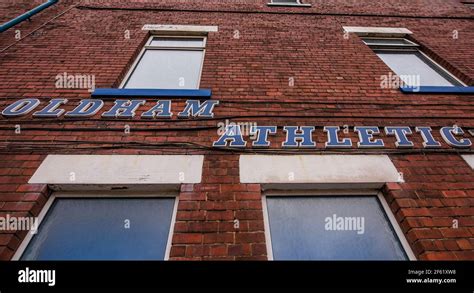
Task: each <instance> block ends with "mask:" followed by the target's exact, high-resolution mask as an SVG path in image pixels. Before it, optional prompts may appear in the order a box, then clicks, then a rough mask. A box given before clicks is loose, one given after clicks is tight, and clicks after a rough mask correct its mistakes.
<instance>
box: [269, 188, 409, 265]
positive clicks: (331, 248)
mask: <svg viewBox="0 0 474 293" xmlns="http://www.w3.org/2000/svg"><path fill="white" fill-rule="evenodd" d="M380 200H383V199H380V198H379V197H377V196H330V197H329V196H266V197H265V198H264V201H265V203H266V210H267V211H266V213H267V215H266V228H267V231H268V234H269V237H268V236H267V243H268V245H269V246H270V247H269V249H268V250H269V254H270V258H271V257H272V256H271V254H272V253H273V259H275V260H406V259H408V258H409V257H408V254H407V253H406V252H405V250H404V247H403V245H402V242H401V239H400V238H399V237H398V235H397V233H396V231H395V230H394V227H393V226H392V223H391V221H390V219H389V218H388V216H387V214H386V213H385V211H384V208H383V206H382V203H381V201H380ZM268 234H267V235H268ZM401 237H403V235H401ZM268 238H269V239H268ZM405 242H406V241H405ZM408 249H409V248H408Z"/></svg>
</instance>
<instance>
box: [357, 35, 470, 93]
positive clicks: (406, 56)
mask: <svg viewBox="0 0 474 293" xmlns="http://www.w3.org/2000/svg"><path fill="white" fill-rule="evenodd" d="M363 40H364V43H365V44H367V45H368V46H369V47H370V48H372V49H373V50H374V52H375V53H376V54H377V56H379V58H380V59H382V61H383V62H385V64H387V66H388V67H390V69H391V70H393V71H394V72H395V73H396V74H397V75H398V76H399V77H400V79H401V80H402V81H403V82H404V83H405V84H406V85H407V86H411V87H417V86H465V85H464V84H463V83H462V82H461V81H459V80H458V79H457V78H456V77H454V76H453V75H451V74H450V73H449V72H448V71H447V70H445V69H444V68H442V67H441V66H440V65H438V64H436V63H435V62H434V61H433V60H431V59H430V58H429V57H428V56H426V55H425V54H423V53H422V52H421V51H420V50H419V49H418V45H417V44H415V43H414V42H411V41H409V40H406V39H404V38H364V39H363Z"/></svg>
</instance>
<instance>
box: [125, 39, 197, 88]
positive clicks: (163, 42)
mask: <svg viewBox="0 0 474 293" xmlns="http://www.w3.org/2000/svg"><path fill="white" fill-rule="evenodd" d="M205 45H206V38H205V37H170V36H153V37H151V38H150V39H149V40H148V42H147V44H146V45H145V48H144V49H143V51H142V52H141V54H140V55H139V57H138V58H137V61H135V64H134V65H133V66H132V69H131V70H130V72H129V74H128V76H127V77H126V78H125V80H124V82H123V84H122V87H123V88H140V89H198V88H199V82H200V79H201V70H202V64H203V61H204V48H205Z"/></svg>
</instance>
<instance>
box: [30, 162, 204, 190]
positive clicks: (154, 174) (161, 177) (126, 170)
mask: <svg viewBox="0 0 474 293" xmlns="http://www.w3.org/2000/svg"><path fill="white" fill-rule="evenodd" d="M203 160H204V156H186V155H173V156H168V155H156V156H154V155H49V156H47V157H46V159H45V160H44V161H43V163H42V164H41V165H40V167H39V168H38V170H36V172H35V174H33V176H32V177H31V179H30V181H29V183H41V184H120V185H126V184H180V183H199V182H201V175H202V165H203Z"/></svg>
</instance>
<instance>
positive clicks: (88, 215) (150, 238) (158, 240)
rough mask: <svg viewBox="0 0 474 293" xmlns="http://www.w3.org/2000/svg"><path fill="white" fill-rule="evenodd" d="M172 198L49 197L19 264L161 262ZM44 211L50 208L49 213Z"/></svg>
mask: <svg viewBox="0 0 474 293" xmlns="http://www.w3.org/2000/svg"><path fill="white" fill-rule="evenodd" d="M175 202H176V198H175V197H169V198H166V197H163V198H152V197H143V198H137V197H87V198H77V197H70V196H66V197H62V196H61V195H57V196H52V198H51V199H50V201H49V202H48V204H47V206H46V207H45V211H44V212H43V213H44V215H40V221H41V223H40V225H39V229H38V231H37V234H35V235H32V234H28V236H27V238H26V239H25V242H24V244H22V246H23V247H20V249H19V252H18V253H20V254H21V253H22V252H23V253H22V255H21V258H20V259H21V260H163V259H165V258H166V257H167V253H168V252H167V248H168V247H169V245H170V242H169V238H170V230H172V229H170V227H171V225H172V222H173V221H172V218H173V214H174V206H175V204H176V203H175ZM48 206H49V208H48Z"/></svg>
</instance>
